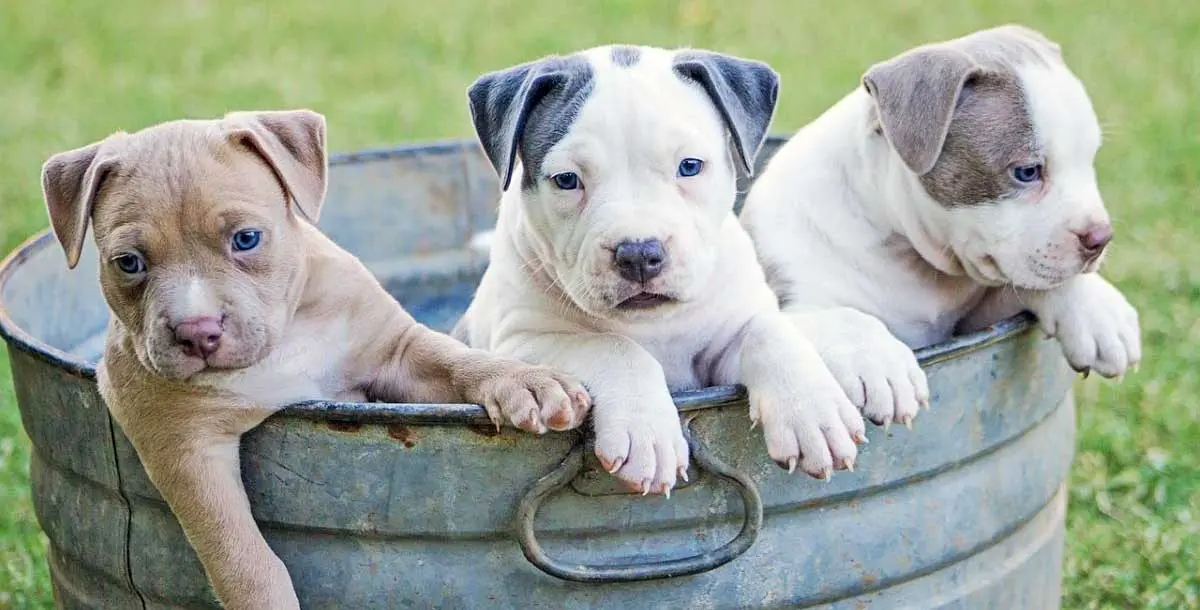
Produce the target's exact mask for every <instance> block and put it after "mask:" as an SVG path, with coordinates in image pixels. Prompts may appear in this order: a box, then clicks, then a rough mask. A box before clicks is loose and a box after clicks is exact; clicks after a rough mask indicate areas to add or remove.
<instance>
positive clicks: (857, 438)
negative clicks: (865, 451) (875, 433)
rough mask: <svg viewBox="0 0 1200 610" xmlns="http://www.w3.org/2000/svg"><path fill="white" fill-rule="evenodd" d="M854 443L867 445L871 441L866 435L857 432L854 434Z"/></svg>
mask: <svg viewBox="0 0 1200 610" xmlns="http://www.w3.org/2000/svg"><path fill="white" fill-rule="evenodd" d="M854 442H855V443H857V444H859V445H867V444H870V442H871V441H869V440H867V435H866V433H864V432H857V431H856V432H855V433H854Z"/></svg>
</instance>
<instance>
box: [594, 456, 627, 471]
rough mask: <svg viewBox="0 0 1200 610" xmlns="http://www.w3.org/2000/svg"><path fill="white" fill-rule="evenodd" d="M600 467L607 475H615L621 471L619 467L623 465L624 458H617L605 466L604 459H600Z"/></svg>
mask: <svg viewBox="0 0 1200 610" xmlns="http://www.w3.org/2000/svg"><path fill="white" fill-rule="evenodd" d="M600 465H601V466H603V467H604V470H605V471H606V472H608V474H617V471H618V470H620V469H621V466H624V465H625V458H617V459H615V460H613V461H612V462H609V463H607V464H605V463H604V459H603V458H601V459H600Z"/></svg>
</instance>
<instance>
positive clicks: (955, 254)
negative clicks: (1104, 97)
mask: <svg viewBox="0 0 1200 610" xmlns="http://www.w3.org/2000/svg"><path fill="white" fill-rule="evenodd" d="M1100 144H1101V132H1100V124H1099V121H1098V120H1097V118H1096V113H1095V111H1094V109H1093V108H1092V103H1091V99H1090V98H1089V97H1088V93H1087V90H1086V88H1085V87H1084V85H1083V83H1082V82H1081V81H1080V80H1079V78H1078V77H1077V76H1075V74H1074V73H1073V72H1072V71H1071V70H1070V68H1068V67H1067V64H1066V62H1065V61H1064V59H1063V56H1062V50H1061V48H1060V47H1059V45H1058V44H1056V43H1054V42H1052V41H1051V40H1049V39H1048V38H1046V37H1045V36H1044V35H1043V34H1041V33H1039V32H1037V31H1035V30H1032V29H1030V28H1027V27H1024V26H1019V25H1006V26H1000V27H995V28H989V29H986V30H980V31H977V32H973V33H971V34H968V35H966V36H962V37H959V38H955V39H952V40H946V41H941V42H934V43H928V44H924V45H921V46H919V47H916V48H913V49H910V50H908V51H906V52H904V53H901V54H900V55H897V56H895V57H893V58H891V59H888V60H886V61H881V62H879V63H877V64H875V65H873V66H871V67H870V68H869V69H868V70H867V71H866V73H865V74H864V75H863V77H862V79H861V82H860V83H859V86H857V87H855V88H854V90H853V91H851V92H850V93H848V94H846V96H845V97H843V98H842V99H841V101H839V102H837V103H836V104H834V105H833V106H832V107H831V108H830V109H829V110H827V111H826V112H825V113H824V114H822V115H821V116H820V117H818V118H817V119H816V120H814V121H813V122H811V123H809V124H808V125H807V126H805V127H804V128H802V129H801V130H800V131H799V132H797V133H796V134H795V136H794V137H793V138H791V140H789V141H788V143H787V144H786V145H785V146H783V147H782V148H780V149H779V151H778V152H777V153H776V155H775V156H774V157H773V158H772V159H771V162H770V163H769V164H768V166H767V168H766V170H765V171H763V174H762V176H760V177H759V179H758V180H757V181H756V182H755V183H754V186H753V188H752V189H751V191H750V194H749V195H748V196H747V197H746V205H745V207H744V209H743V210H742V215H741V221H742V224H743V225H744V226H745V228H746V231H747V232H748V233H750V235H751V237H752V238H753V240H754V244H755V248H756V251H757V252H758V256H759V260H760V261H761V262H762V264H763V267H764V268H765V271H766V274H767V278H768V281H769V282H770V283H771V286H772V288H774V290H775V292H776V294H777V295H778V296H779V300H780V302H781V305H782V308H783V310H784V311H785V312H786V313H787V314H788V315H789V317H790V318H791V319H792V321H793V322H794V323H795V324H796V325H797V327H798V328H799V329H800V330H801V331H802V332H803V333H804V334H805V336H806V337H807V338H808V339H809V340H810V341H812V342H813V343H814V344H815V345H816V346H817V349H818V350H819V351H820V352H821V356H822V357H823V359H824V361H825V364H826V365H827V366H828V367H829V369H830V370H831V371H832V372H833V374H834V376H835V377H836V378H837V379H838V381H839V383H840V384H841V386H842V388H843V390H844V391H845V392H846V393H847V395H848V396H849V397H850V399H851V400H852V401H853V402H854V403H855V405H857V406H858V407H859V408H860V409H861V410H862V412H863V414H864V415H866V417H867V418H868V419H870V420H872V421H873V422H875V423H878V424H881V425H888V424H890V423H891V422H892V421H899V422H902V423H905V424H911V422H912V420H913V418H914V417H916V415H917V412H918V405H920V404H921V403H923V402H926V401H928V400H929V387H928V384H927V383H928V382H927V380H926V378H925V373H924V372H923V371H922V370H921V368H920V367H919V366H918V365H917V360H916V357H915V356H914V355H913V352H912V348H919V347H922V346H926V345H930V344H933V343H937V342H940V341H944V340H946V339H949V338H950V337H951V336H952V335H954V334H956V333H962V332H969V331H972V330H978V329H980V328H983V327H986V326H988V325H990V324H993V323H995V322H996V321H998V320H1000V319H1003V318H1005V317H1007V316H1010V315H1013V314H1016V313H1018V312H1020V311H1021V310H1028V311H1031V312H1033V313H1034V314H1036V315H1037V318H1038V322H1039V324H1040V326H1041V327H1042V329H1043V330H1044V331H1045V332H1046V333H1047V334H1048V335H1052V336H1054V337H1055V338H1057V340H1058V342H1059V343H1060V344H1061V346H1062V349H1063V355H1064V356H1065V357H1066V360H1067V362H1068V363H1069V364H1070V365H1071V366H1072V367H1074V368H1075V369H1076V370H1079V371H1081V372H1084V373H1085V374H1086V373H1087V372H1089V371H1095V372H1097V373H1100V374H1101V375H1104V376H1106V377H1119V376H1121V375H1123V374H1124V373H1125V371H1126V370H1129V369H1130V368H1132V367H1135V366H1136V365H1137V363H1138V361H1139V360H1141V354H1142V349H1141V330H1140V326H1139V323H1138V313H1137V311H1136V310H1135V309H1134V308H1133V306H1132V305H1130V303H1129V301H1128V300H1126V298H1125V296H1124V295H1122V294H1121V292H1120V291H1119V290H1118V289H1117V288H1116V287H1114V286H1113V285H1112V284H1110V283H1109V282H1108V281H1107V280H1105V279H1104V278H1103V277H1101V275H1100V273H1099V269H1100V264H1101V262H1102V261H1103V259H1104V255H1105V253H1106V252H1107V251H1108V249H1109V248H1108V245H1109V242H1110V241H1111V240H1112V237H1113V226H1112V222H1111V220H1110V218H1109V214H1108V210H1107V209H1106V207H1105V203H1104V198H1103V197H1102V196H1101V194H1100V188H1099V185H1098V183H1097V179H1096V170H1095V158H1096V154H1097V152H1098V150H1099V148H1100Z"/></svg>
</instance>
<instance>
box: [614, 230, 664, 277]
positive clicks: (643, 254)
mask: <svg viewBox="0 0 1200 610" xmlns="http://www.w3.org/2000/svg"><path fill="white" fill-rule="evenodd" d="M613 263H614V264H616V266H617V271H619V272H620V273H621V277H623V278H625V279H627V280H629V281H631V282H648V281H650V280H651V279H653V278H654V277H656V276H657V275H658V274H660V273H662V270H663V267H665V266H666V264H667V252H666V250H664V249H663V244H662V242H661V241H659V240H657V239H647V240H644V241H623V242H621V243H619V244H617V249H616V250H614V251H613Z"/></svg>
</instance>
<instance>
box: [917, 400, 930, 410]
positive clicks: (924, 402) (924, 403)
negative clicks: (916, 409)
mask: <svg viewBox="0 0 1200 610" xmlns="http://www.w3.org/2000/svg"><path fill="white" fill-rule="evenodd" d="M918 403H919V404H920V405H921V408H922V409H924V410H926V411H928V410H930V409H931V408H932V407H930V406H929V399H928V398H922V399H921V400H919V401H918Z"/></svg>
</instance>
